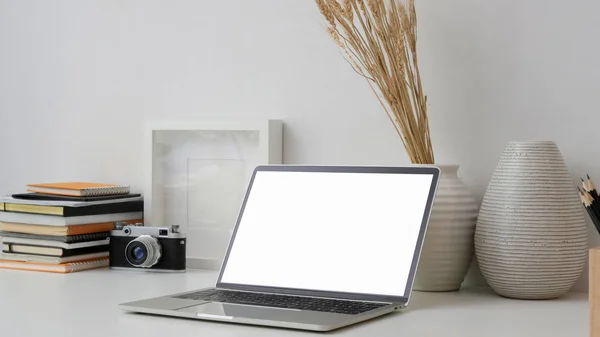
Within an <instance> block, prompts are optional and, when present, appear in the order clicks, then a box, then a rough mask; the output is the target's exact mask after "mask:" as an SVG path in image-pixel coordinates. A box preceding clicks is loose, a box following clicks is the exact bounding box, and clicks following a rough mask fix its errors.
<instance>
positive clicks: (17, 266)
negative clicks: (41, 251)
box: [0, 257, 109, 274]
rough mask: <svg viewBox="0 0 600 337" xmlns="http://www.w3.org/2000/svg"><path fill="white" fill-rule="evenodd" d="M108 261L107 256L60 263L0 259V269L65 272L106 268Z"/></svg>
mask: <svg viewBox="0 0 600 337" xmlns="http://www.w3.org/2000/svg"><path fill="white" fill-rule="evenodd" d="M108 263H109V262H108V258H106V257H104V258H99V259H92V260H85V261H77V262H69V263H61V264H52V263H41V262H23V261H11V260H0V269H14V270H29V271H45V272H50V273H61V274H66V273H75V272H78V271H84V270H91V269H99V268H106V267H108Z"/></svg>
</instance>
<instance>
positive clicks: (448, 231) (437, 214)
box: [413, 165, 477, 291]
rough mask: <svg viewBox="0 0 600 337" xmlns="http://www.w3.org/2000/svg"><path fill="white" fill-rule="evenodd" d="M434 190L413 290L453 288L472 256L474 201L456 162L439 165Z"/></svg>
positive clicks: (459, 281) (462, 275)
mask: <svg viewBox="0 0 600 337" xmlns="http://www.w3.org/2000/svg"><path fill="white" fill-rule="evenodd" d="M438 167H439V168H440V170H441V175H440V180H439V182H438V189H437V193H436V196H435V199H434V202H433V207H432V209H431V217H430V219H429V225H428V227H427V233H426V235H425V241H424V244H423V251H422V253H421V259H420V261H419V268H418V269H417V275H416V277H415V283H414V287H413V288H414V290H417V291H455V290H458V289H460V285H461V284H462V282H463V281H464V279H465V276H466V275H467V271H468V270H469V265H470V263H471V260H472V258H473V235H474V232H475V223H476V221H477V204H476V203H475V199H474V198H473V196H472V194H471V192H470V191H469V189H468V188H467V186H466V185H465V184H464V183H463V182H462V180H460V179H459V177H458V168H459V167H458V165H439V166H438Z"/></svg>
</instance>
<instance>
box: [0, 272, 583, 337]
mask: <svg viewBox="0 0 600 337" xmlns="http://www.w3.org/2000/svg"><path fill="white" fill-rule="evenodd" d="M216 277H217V273H216V272H215V271H202V270H189V271H188V272H187V273H185V274H158V273H143V272H126V271H114V270H108V269H104V270H96V271H87V272H81V273H74V274H67V275H61V274H49V273H34V272H21V271H11V270H0V335H2V336H31V337H34V336H44V337H71V336H85V337H95V336H102V337H120V336H122V337H138V336H141V337H159V336H160V337H186V336H194V337H198V336H211V337H212V336H267V337H268V336H277V337H285V336H301V335H302V336H309V335H311V336H314V335H318V334H321V333H314V332H303V331H296V330H283V329H277V328H262V327H256V326H246V325H236V324H230V323H217V322H208V321H196V320H186V319H179V318H169V317H160V316H149V315H143V314H132V313H125V312H123V311H121V310H120V309H118V308H117V304H118V303H122V302H126V301H132V300H138V299H142V298H148V297H154V296H162V295H167V294H171V293H177V292H182V291H188V290H194V289H198V288H202V287H208V286H212V285H214V282H215V279H216ZM588 317H589V316H588V301H587V295H586V294H569V295H568V296H566V297H565V298H562V299H559V300H553V301H519V300H510V299H505V298H501V297H498V296H496V295H494V294H493V293H490V292H488V291H487V290H470V291H468V290H462V291H460V292H453V293H419V292H415V295H414V297H413V299H412V303H411V305H410V306H409V308H408V309H406V310H404V311H402V312H399V313H393V314H390V315H386V316H383V317H380V318H376V319H374V320H371V321H367V322H364V323H359V324H357V325H353V326H350V327H347V328H343V329H340V330H336V331H333V332H330V333H327V334H331V335H339V336H367V337H380V336H381V337H383V336H411V337H413V336H414V337H421V336H443V337H450V336H460V337H470V336H473V337H475V336H477V337H480V336H486V337H497V336H503V337H504V336H507V337H520V336H523V337H537V336H540V337H550V336H569V337H575V336H588V334H589V333H588V330H589V328H588Z"/></svg>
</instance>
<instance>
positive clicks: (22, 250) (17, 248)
mask: <svg viewBox="0 0 600 337" xmlns="http://www.w3.org/2000/svg"><path fill="white" fill-rule="evenodd" d="M107 251H108V245H103V246H92V247H85V248H75V249H65V248H59V247H44V246H33V245H22V244H15V243H3V244H2V252H3V253H12V254H29V255H43V256H58V257H71V256H77V255H85V254H93V253H100V252H107Z"/></svg>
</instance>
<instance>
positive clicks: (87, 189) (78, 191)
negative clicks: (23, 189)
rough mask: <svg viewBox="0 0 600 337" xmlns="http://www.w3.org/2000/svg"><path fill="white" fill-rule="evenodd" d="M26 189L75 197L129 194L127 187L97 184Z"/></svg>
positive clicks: (76, 183)
mask: <svg viewBox="0 0 600 337" xmlns="http://www.w3.org/2000/svg"><path fill="white" fill-rule="evenodd" d="M27 187H28V189H27V192H34V193H45V194H58V195H68V196H77V197H91V196H107V195H121V194H129V186H128V185H114V184H99V183H90V182H62V183H50V184H28V185H27Z"/></svg>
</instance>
